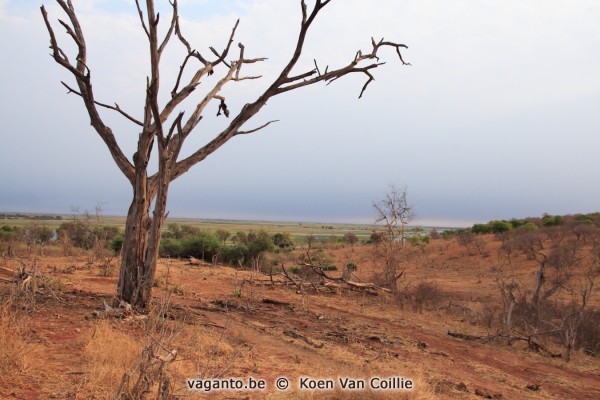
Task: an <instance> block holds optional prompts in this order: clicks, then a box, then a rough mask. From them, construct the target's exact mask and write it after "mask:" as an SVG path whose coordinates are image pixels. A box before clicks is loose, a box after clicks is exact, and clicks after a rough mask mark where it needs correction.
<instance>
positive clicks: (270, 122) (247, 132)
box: [236, 119, 279, 135]
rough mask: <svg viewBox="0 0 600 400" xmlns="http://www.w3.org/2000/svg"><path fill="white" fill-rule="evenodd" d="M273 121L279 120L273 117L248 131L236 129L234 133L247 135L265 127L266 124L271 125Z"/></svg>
mask: <svg viewBox="0 0 600 400" xmlns="http://www.w3.org/2000/svg"><path fill="white" fill-rule="evenodd" d="M274 122H279V120H278V119H274V120H273V121H269V122H267V123H266V124H263V125H261V126H259V127H258V128H255V129H251V130H249V131H238V132H237V133H236V135H247V134H249V133H254V132H256V131H260V130H261V129H263V128H266V127H267V126H269V125H271V124H272V123H274Z"/></svg>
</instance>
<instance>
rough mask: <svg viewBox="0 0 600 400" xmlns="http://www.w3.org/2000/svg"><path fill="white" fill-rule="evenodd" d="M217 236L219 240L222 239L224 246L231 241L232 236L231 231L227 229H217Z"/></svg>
mask: <svg viewBox="0 0 600 400" xmlns="http://www.w3.org/2000/svg"><path fill="white" fill-rule="evenodd" d="M215 234H216V235H217V237H218V238H219V239H221V241H222V242H223V244H225V243H226V242H227V239H229V236H231V233H229V231H227V230H225V229H217V230H216V232H215Z"/></svg>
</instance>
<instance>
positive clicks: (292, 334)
mask: <svg viewBox="0 0 600 400" xmlns="http://www.w3.org/2000/svg"><path fill="white" fill-rule="evenodd" d="M283 334H284V335H285V336H289V337H292V338H294V339H300V340H302V341H303V342H304V343H306V344H308V345H310V346H313V347H314V348H316V349H320V348H322V347H323V343H320V344H317V343H315V342H313V341H312V340H310V339H309V338H307V337H306V336H303V335H301V334H299V333H297V332H295V331H292V330H287V331H284V332H283Z"/></svg>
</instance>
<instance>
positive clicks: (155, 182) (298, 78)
mask: <svg viewBox="0 0 600 400" xmlns="http://www.w3.org/2000/svg"><path fill="white" fill-rule="evenodd" d="M56 1H57V3H58V4H59V6H60V7H61V8H62V10H63V11H64V12H65V14H66V15H67V17H68V23H67V22H64V21H60V24H61V25H62V26H63V27H64V28H65V29H66V31H67V34H68V35H69V36H70V37H71V39H72V40H73V43H74V45H75V48H76V54H75V55H74V56H73V55H71V56H70V57H69V56H68V55H67V52H66V51H64V50H63V48H62V47H61V46H60V45H59V42H58V39H57V36H56V35H55V33H54V29H53V27H52V24H51V22H50V19H49V17H48V14H47V12H46V9H45V8H44V6H42V7H41V12H42V16H43V18H44V22H45V24H46V28H47V30H48V34H49V36H50V49H51V54H52V56H53V58H54V60H55V61H56V62H57V63H58V64H59V65H60V66H61V67H63V68H65V69H66V70H67V71H69V72H70V73H71V74H72V76H73V78H74V79H75V83H76V87H73V86H71V85H69V84H67V83H64V82H63V85H64V86H65V87H66V88H67V90H68V91H69V93H74V94H76V95H78V96H80V97H81V98H82V100H83V103H84V105H85V108H86V110H87V113H88V115H89V117H90V123H91V125H92V127H93V128H94V129H95V130H96V132H97V133H98V135H99V136H100V137H101V138H102V140H103V141H104V143H105V144H106V146H107V147H108V150H109V151H110V154H111V156H112V158H113V159H114V161H115V163H116V164H117V166H118V168H119V169H120V171H121V172H122V173H123V175H124V176H125V177H126V178H127V180H128V181H129V183H130V184H131V187H132V189H133V199H132V202H131V205H130V207H129V211H128V214H127V219H126V224H125V234H124V241H123V248H122V251H121V271H120V276H119V283H118V285H117V296H118V297H119V298H120V299H122V300H124V301H126V302H128V303H131V304H132V305H134V306H138V307H146V306H147V305H148V303H149V300H150V296H151V291H152V286H153V285H152V284H153V281H154V275H155V272H156V263H157V258H158V252H159V244H160V239H161V235H162V226H163V223H164V220H165V217H166V213H167V195H168V192H169V186H170V184H171V182H172V181H174V180H175V179H177V178H179V177H180V176H181V175H183V174H185V173H186V172H187V171H189V170H190V168H192V167H193V166H194V165H196V164H198V163H199V162H201V161H202V160H204V159H206V157H208V156H209V155H211V154H212V153H213V152H215V151H216V150H218V149H219V148H221V146H223V145H224V144H225V143H226V142H228V141H229V140H230V139H232V138H234V137H236V136H240V135H248V134H252V133H255V132H257V131H260V130H261V129H263V128H265V127H267V126H268V125H270V124H271V123H272V122H275V121H270V122H267V123H265V124H263V125H261V126H258V127H253V128H250V129H244V126H245V125H246V124H247V123H248V122H249V121H250V120H252V119H253V117H254V116H255V115H257V114H258V113H259V112H260V111H261V110H262V108H263V107H264V106H265V105H266V104H267V102H268V101H269V100H271V99H273V98H274V97H276V96H278V95H280V94H283V93H287V92H291V91H293V90H296V89H299V88H301V87H305V86H309V85H313V84H316V83H319V82H333V81H335V80H337V79H340V78H343V77H344V76H346V75H351V74H357V73H358V74H363V75H365V76H366V78H367V79H366V82H365V84H364V85H363V87H362V89H361V91H360V95H359V97H361V96H362V95H363V93H364V91H365V89H366V88H367V87H368V85H369V84H370V83H371V82H373V80H374V77H373V75H372V73H373V71H374V70H375V69H376V68H378V67H379V66H381V65H383V62H381V61H380V54H379V53H380V50H381V49H382V48H392V49H394V50H395V51H396V53H397V55H398V57H399V59H400V61H401V62H402V63H403V64H405V63H404V61H403V59H402V55H401V53H400V49H402V48H406V46H405V45H403V44H398V43H394V42H389V41H385V40H383V39H382V40H380V41H375V40H374V39H372V41H371V44H372V47H371V49H370V51H360V50H359V51H358V52H356V53H355V54H353V55H352V57H351V59H350V62H348V63H347V64H346V65H344V66H342V67H339V68H325V69H324V70H322V69H320V68H319V67H318V64H317V63H316V61H315V68H312V69H310V70H302V71H295V67H296V65H297V63H298V61H299V60H300V58H301V56H302V52H303V50H304V44H305V40H306V37H307V35H308V32H309V30H310V28H311V27H312V26H313V23H314V22H315V20H316V19H317V17H318V16H319V14H320V13H321V11H322V10H323V8H325V7H326V6H327V5H328V4H329V3H330V2H331V0H315V1H314V6H313V7H312V9H309V8H308V7H307V5H306V3H305V1H304V0H301V1H300V10H301V15H302V16H301V19H300V24H299V28H300V30H299V33H298V38H297V39H296V41H295V46H294V51H293V53H292V55H291V56H290V58H289V61H288V62H287V63H286V65H285V66H284V67H283V69H282V70H281V72H280V73H279V74H278V75H277V77H276V78H275V79H274V80H273V82H272V83H271V84H270V85H269V86H268V87H267V89H266V90H265V91H264V92H263V93H261V94H259V95H258V97H257V98H256V100H254V101H250V102H247V103H246V104H245V105H244V106H243V107H241V108H240V109H238V110H232V109H229V107H228V106H227V103H226V99H225V97H223V95H222V94H221V91H222V89H223V88H224V87H225V85H227V84H229V83H232V82H236V83H239V82H244V81H247V80H249V79H258V78H260V76H247V75H244V73H243V72H244V71H245V70H246V68H245V67H247V66H248V65H249V64H255V63H260V62H263V61H265V60H266V58H262V57H257V58H250V57H248V55H247V54H248V53H247V52H246V49H245V46H244V45H243V44H242V43H238V49H239V52H238V54H237V55H235V56H232V55H231V54H230V53H231V50H232V49H231V45H232V43H233V42H234V37H235V33H236V30H237V27H238V23H239V21H238V22H236V24H235V25H234V27H233V29H232V31H231V35H230V36H229V39H228V40H227V44H226V45H225V47H224V48H223V49H222V50H221V51H218V50H217V49H215V48H214V47H211V48H210V49H211V52H212V54H211V55H210V57H212V58H210V57H209V56H207V55H206V54H202V53H201V52H199V51H198V50H195V49H194V48H193V47H192V45H191V44H190V42H189V41H188V40H187V39H186V38H185V37H184V35H183V30H182V26H181V23H180V19H179V12H178V3H177V0H173V1H172V2H171V5H172V8H173V13H172V16H171V18H170V19H168V18H164V17H163V18H160V22H162V21H165V20H167V21H168V22H167V29H166V33H165V34H164V35H163V36H162V37H159V29H158V25H159V15H158V14H157V13H156V12H155V8H154V1H153V0H146V2H145V5H146V6H145V12H144V10H142V8H141V7H140V2H139V1H137V0H136V2H135V4H136V6H137V11H138V14H139V17H140V24H141V28H142V29H143V30H144V32H145V34H146V37H147V39H148V47H149V55H150V69H149V71H150V74H149V76H148V77H147V78H146V89H145V97H146V101H145V103H144V108H143V110H141V111H142V112H140V114H141V115H142V117H141V118H139V117H135V116H134V115H133V114H131V113H128V112H126V111H125V110H123V109H122V108H121V107H119V105H117V104H115V105H109V104H106V103H104V102H100V101H98V99H97V98H96V95H95V92H94V90H93V86H92V74H91V66H90V65H89V64H88V59H87V52H88V49H87V45H86V40H85V38H84V34H83V29H82V26H81V24H80V21H79V19H78V17H77V15H76V13H75V8H74V7H73V4H72V2H71V0H56ZM172 38H173V39H175V38H176V39H178V40H179V42H180V43H181V44H182V45H183V47H184V48H185V50H186V55H185V57H184V58H183V60H182V62H181V67H180V69H179V72H178V74H177V76H176V77H175V79H174V81H175V84H174V86H173V88H172V89H171V91H170V97H169V98H168V100H166V102H165V103H164V104H161V103H160V102H159V98H161V96H159V91H160V88H161V74H160V72H161V59H162V56H163V54H164V52H165V49H166V48H167V46H168V45H169V43H172V41H170V39H172ZM194 64H196V65H197V67H196V69H194V70H193V71H192V73H191V74H189V73H188V72H189V69H190V68H194V67H193V66H194ZM213 75H216V76H220V78H219V79H216V78H212V79H213V80H214V81H213V83H212V84H208V83H206V81H209V79H210V77H211V76H213ZM201 82H205V83H204V84H203V85H202V86H199V85H200V83H201ZM162 83H164V81H162ZM198 87H200V88H204V87H206V88H207V90H206V92H205V95H204V97H203V98H202V99H201V100H200V101H199V102H198V103H197V104H195V105H194V106H193V107H192V109H193V111H192V112H191V114H189V115H188V116H187V118H184V112H183V111H182V110H181V109H182V108H183V105H184V100H186V99H188V98H189V96H190V94H191V93H192V92H194V91H195V90H197V88H198ZM214 103H216V106H217V115H218V116H219V115H223V116H225V117H226V118H229V117H230V116H231V117H232V118H231V122H230V123H229V124H228V125H227V126H226V127H225V129H223V130H222V131H221V132H217V133H216V134H215V135H214V138H213V139H212V140H210V141H209V142H208V143H207V144H206V145H204V146H202V147H200V148H198V149H195V150H194V151H192V152H191V153H190V154H189V155H188V156H186V157H181V154H180V153H181V149H182V147H183V144H184V142H185V141H186V139H187V138H188V137H189V136H190V134H191V132H192V131H193V130H194V129H195V128H196V127H197V126H198V124H199V122H200V120H201V119H202V118H203V114H204V111H205V110H206V107H207V106H209V104H214ZM100 108H106V109H109V110H112V111H114V112H117V113H119V114H120V115H122V116H123V117H124V118H126V119H127V120H128V121H130V122H131V123H133V124H135V125H136V126H137V128H138V129H139V132H140V133H139V139H138V144H137V151H136V152H135V154H134V155H133V157H132V158H131V159H129V158H128V157H127V156H126V155H125V153H124V152H123V149H122V148H121V146H120V145H119V144H118V142H117V140H116V137H115V135H114V133H113V130H112V129H111V128H110V127H109V126H108V125H107V123H106V121H105V119H104V118H103V117H102V116H101V115H100V112H99V110H100ZM151 160H157V162H158V171H157V172H155V173H150V171H149V166H150V161H151ZM152 207H153V210H152V211H150V210H151V208H152Z"/></svg>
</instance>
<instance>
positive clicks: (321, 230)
mask: <svg viewBox="0 0 600 400" xmlns="http://www.w3.org/2000/svg"><path fill="white" fill-rule="evenodd" d="M82 220H87V221H89V222H90V223H95V224H101V225H112V226H118V227H120V228H121V229H123V228H124V227H125V217H124V216H105V215H98V216H97V215H94V214H91V213H81V214H40V213H16V212H0V225H11V226H27V225H32V224H44V225H46V226H48V227H49V228H51V229H57V228H58V227H59V226H60V224H62V223H63V222H69V221H82ZM169 224H180V225H191V226H194V227H197V228H200V229H202V230H207V231H216V230H217V229H224V230H227V231H229V232H231V233H235V232H240V231H242V232H250V231H260V230H264V231H266V232H267V233H269V234H275V233H289V234H290V235H291V236H292V237H293V238H294V239H300V238H304V237H306V236H307V235H313V236H318V237H327V236H343V235H345V234H347V233H353V234H355V235H356V236H357V237H358V238H359V240H361V241H362V240H368V238H369V237H370V235H371V233H372V232H373V231H374V230H376V229H377V228H378V227H377V226H376V225H373V224H344V223H330V222H277V221H248V220H227V219H201V218H171V217H168V218H167V220H166V223H165V225H164V227H165V229H166V228H167V227H168V226H169ZM432 228H436V229H437V230H438V231H440V232H441V231H444V230H448V229H452V228H450V227H424V226H423V227H421V226H419V227H417V226H410V227H408V228H407V231H408V232H407V233H408V234H409V235H410V233H415V232H429V231H430V230H431V229H432Z"/></svg>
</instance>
